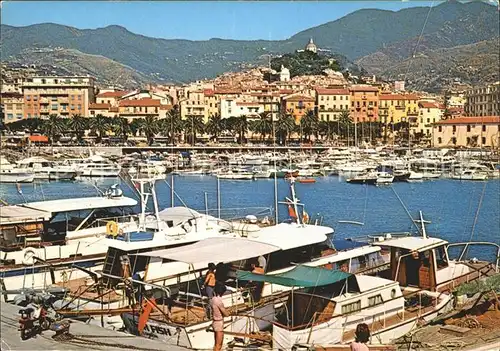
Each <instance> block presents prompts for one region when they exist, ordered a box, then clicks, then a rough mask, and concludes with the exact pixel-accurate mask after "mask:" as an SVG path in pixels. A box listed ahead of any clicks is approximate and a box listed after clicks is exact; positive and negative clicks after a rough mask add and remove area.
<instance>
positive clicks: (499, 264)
mask: <svg viewBox="0 0 500 351" xmlns="http://www.w3.org/2000/svg"><path fill="white" fill-rule="evenodd" d="M461 246H463V249H462V251H461V253H460V256H459V257H458V259H457V261H458V262H463V261H464V257H466V256H467V253H468V252H469V248H470V247H471V246H491V247H493V248H496V258H495V272H496V273H498V272H499V268H500V245H499V244H496V243H493V242H488V241H469V242H460V243H452V244H448V245H447V246H446V256H448V257H449V248H452V247H461Z"/></svg>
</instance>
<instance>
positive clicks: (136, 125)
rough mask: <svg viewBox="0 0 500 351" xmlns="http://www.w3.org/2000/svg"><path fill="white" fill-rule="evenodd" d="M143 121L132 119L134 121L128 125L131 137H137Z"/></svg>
mask: <svg viewBox="0 0 500 351" xmlns="http://www.w3.org/2000/svg"><path fill="white" fill-rule="evenodd" d="M143 122H144V120H143V119H142V118H134V120H133V121H132V122H131V123H130V124H129V127H130V132H131V133H132V135H133V136H137V133H138V132H139V131H140V130H141V129H142V125H143Z"/></svg>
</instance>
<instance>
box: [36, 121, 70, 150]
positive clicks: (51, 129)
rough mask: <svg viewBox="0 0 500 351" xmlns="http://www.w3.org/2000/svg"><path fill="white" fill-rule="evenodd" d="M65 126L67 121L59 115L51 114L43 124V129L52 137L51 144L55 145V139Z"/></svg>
mask: <svg viewBox="0 0 500 351" xmlns="http://www.w3.org/2000/svg"><path fill="white" fill-rule="evenodd" d="M65 128H66V126H65V121H64V120H63V119H62V118H61V117H59V116H57V115H50V116H49V119H47V120H45V121H44V122H43V124H42V131H43V133H44V134H46V135H47V137H48V138H49V139H50V143H51V145H54V140H55V139H56V137H57V136H58V135H60V134H61V133H62V132H63V131H64V130H65Z"/></svg>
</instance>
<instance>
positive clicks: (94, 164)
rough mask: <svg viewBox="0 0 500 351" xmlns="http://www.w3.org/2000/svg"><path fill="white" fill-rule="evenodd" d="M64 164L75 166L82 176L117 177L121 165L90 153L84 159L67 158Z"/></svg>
mask: <svg viewBox="0 0 500 351" xmlns="http://www.w3.org/2000/svg"><path fill="white" fill-rule="evenodd" d="M65 164H66V165H70V166H73V167H75V168H76V170H77V172H80V174H81V176H83V177H118V175H119V174H120V171H121V167H120V166H119V165H118V164H116V163H114V162H112V161H110V160H108V159H106V158H104V157H102V156H100V155H92V156H90V157H88V158H86V159H68V160H65Z"/></svg>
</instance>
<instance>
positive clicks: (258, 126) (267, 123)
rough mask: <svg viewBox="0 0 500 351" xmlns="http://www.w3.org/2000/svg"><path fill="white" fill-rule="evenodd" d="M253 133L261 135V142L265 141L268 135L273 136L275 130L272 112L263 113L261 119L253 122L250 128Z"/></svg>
mask: <svg viewBox="0 0 500 351" xmlns="http://www.w3.org/2000/svg"><path fill="white" fill-rule="evenodd" d="M250 129H251V130H252V131H253V132H256V133H259V134H260V138H261V140H264V139H265V137H266V135H267V134H271V133H272V130H273V121H272V119H271V113H270V112H262V113H261V114H260V118H259V119H257V120H255V121H253V123H252V124H251V126H250Z"/></svg>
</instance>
